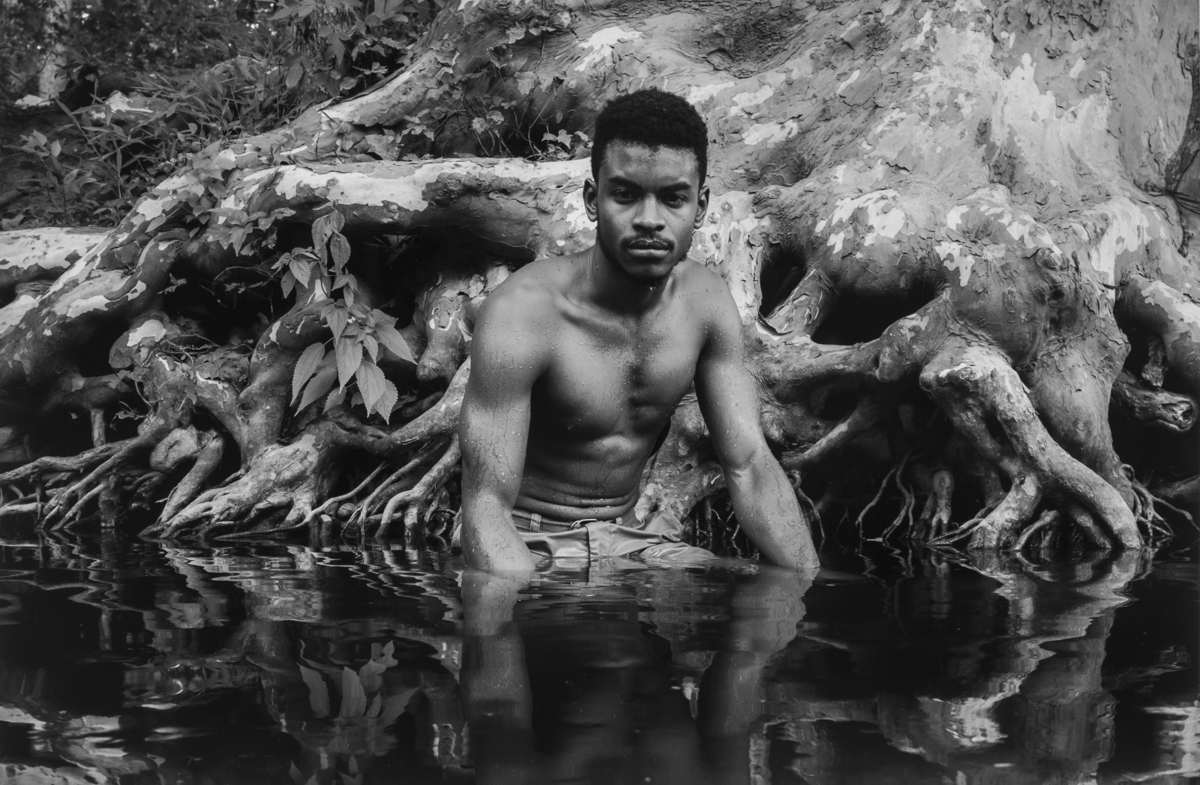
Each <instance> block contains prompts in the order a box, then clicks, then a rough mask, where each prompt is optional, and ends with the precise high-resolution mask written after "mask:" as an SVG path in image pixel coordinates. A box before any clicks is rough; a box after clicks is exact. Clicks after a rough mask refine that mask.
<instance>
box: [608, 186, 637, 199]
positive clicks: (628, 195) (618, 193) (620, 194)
mask: <svg viewBox="0 0 1200 785" xmlns="http://www.w3.org/2000/svg"><path fill="white" fill-rule="evenodd" d="M612 196H613V198H614V199H616V200H618V201H622V202H627V201H629V200H630V199H632V198H633V191H631V190H629V189H628V188H614V189H613V190H612Z"/></svg>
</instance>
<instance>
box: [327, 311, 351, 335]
mask: <svg viewBox="0 0 1200 785" xmlns="http://www.w3.org/2000/svg"><path fill="white" fill-rule="evenodd" d="M321 316H323V317H325V324H327V325H329V331H330V332H331V333H333V340H335V341H336V340H338V339H339V338H341V337H342V333H344V332H345V331H346V322H347V321H349V319H350V316H349V314H347V313H346V309H345V308H342V307H340V306H338V305H334V304H330V305H329V306H327V307H325V308H322V309H321Z"/></svg>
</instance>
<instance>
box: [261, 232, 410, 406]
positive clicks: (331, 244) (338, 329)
mask: <svg viewBox="0 0 1200 785" xmlns="http://www.w3.org/2000/svg"><path fill="white" fill-rule="evenodd" d="M343 226H344V219H343V218H342V215H341V213H338V212H330V213H327V214H326V215H324V216H322V217H320V218H318V219H317V220H315V221H314V222H313V225H312V241H313V245H312V248H304V249H299V250H292V251H288V252H286V253H284V254H282V255H281V256H280V257H279V259H278V260H277V261H276V262H275V269H276V270H277V271H278V272H279V273H280V274H281V283H282V286H283V293H284V295H285V296H289V295H292V294H295V295H296V299H297V301H298V302H301V303H304V302H307V303H313V304H318V303H319V304H320V315H321V319H322V320H323V321H324V322H325V324H326V325H328V327H329V330H330V333H331V336H330V338H329V340H328V341H321V342H316V343H313V344H311V345H310V346H308V347H307V348H306V349H305V350H304V352H303V353H302V354H301V355H300V359H299V360H298V361H297V362H296V367H295V370H294V371H293V374H292V403H293V404H296V410H297V411H303V410H304V409H305V408H307V407H308V406H309V405H311V404H313V403H315V402H317V401H318V400H321V399H322V398H323V399H324V401H325V404H324V406H325V409H326V410H328V409H329V408H331V407H333V406H335V405H337V404H339V403H341V402H343V401H344V400H345V397H346V395H347V392H348V391H349V390H348V386H349V385H350V384H351V383H353V385H354V388H355V389H354V391H353V395H352V398H351V401H352V402H355V403H361V405H362V406H363V408H365V409H366V410H367V414H368V415H370V414H372V413H375V414H378V415H379V416H381V417H382V418H383V419H384V421H385V422H386V421H387V420H388V419H389V418H390V417H391V414H392V410H393V409H395V408H396V404H397V402H398V401H399V397H400V396H399V392H398V390H397V389H396V385H395V384H394V383H393V382H392V381H391V380H389V379H387V378H386V377H385V376H384V373H383V371H382V370H381V369H380V367H379V364H378V363H379V362H380V356H381V354H383V355H384V357H387V358H389V359H396V360H401V361H404V362H409V363H415V362H416V359H415V358H414V357H413V353H412V350H411V349H410V348H409V346H408V343H407V342H405V340H404V337H403V336H402V335H401V334H400V332H399V331H398V330H397V329H396V319H395V318H394V317H392V316H389V315H388V314H386V313H384V312H383V311H381V310H379V309H378V308H371V307H368V306H367V305H366V304H365V303H363V302H362V298H361V295H360V288H359V283H358V279H357V278H356V277H355V276H354V274H353V273H352V272H350V270H349V268H348V263H349V261H350V242H349V240H347V239H346V237H345V235H343V234H342V233H341V229H342V228H343ZM335 385H336V388H335Z"/></svg>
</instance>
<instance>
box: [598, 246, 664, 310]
mask: <svg viewBox="0 0 1200 785" xmlns="http://www.w3.org/2000/svg"><path fill="white" fill-rule="evenodd" d="M586 262H587V267H586V270H585V273H584V277H583V279H584V280H583V283H584V286H585V293H586V296H587V299H588V300H589V301H591V302H592V303H594V304H595V305H597V306H599V307H600V308H603V309H604V310H606V311H610V312H612V313H617V314H622V315H625V316H638V315H640V314H644V313H646V312H647V311H650V310H651V309H653V308H654V307H655V306H657V305H658V304H659V303H660V302H662V298H663V294H664V292H665V291H666V289H667V287H668V285H669V283H670V280H671V276H670V275H667V276H666V277H665V278H661V279H659V280H657V281H643V280H638V279H636V278H632V277H630V276H629V275H628V274H627V273H626V272H625V271H624V270H622V269H621V268H620V267H618V266H617V265H616V264H615V263H614V262H612V261H610V260H609V259H608V258H607V257H606V256H605V255H604V251H602V250H601V249H600V246H599V245H593V246H592V249H591V251H590V252H589V253H588V255H587V257H586Z"/></svg>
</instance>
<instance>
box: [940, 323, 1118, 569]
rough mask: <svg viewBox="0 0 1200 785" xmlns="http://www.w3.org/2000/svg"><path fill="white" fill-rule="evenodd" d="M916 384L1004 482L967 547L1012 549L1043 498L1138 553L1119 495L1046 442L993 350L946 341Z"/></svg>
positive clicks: (1026, 402)
mask: <svg viewBox="0 0 1200 785" xmlns="http://www.w3.org/2000/svg"><path fill="white" fill-rule="evenodd" d="M921 385H922V387H924V388H925V389H926V390H927V391H928V392H929V393H930V395H931V396H932V397H933V398H934V399H935V400H936V401H937V402H938V403H939V404H940V405H941V406H942V409H943V411H944V412H945V413H946V414H947V416H948V417H950V419H951V421H952V422H954V423H955V424H956V425H957V426H959V428H960V430H961V431H962V432H963V433H964V435H966V436H967V437H968V440H969V441H970V442H971V443H972V445H973V446H974V447H975V448H976V449H978V450H979V451H980V452H981V453H983V454H985V455H987V456H988V457H990V458H992V459H993V460H995V462H996V463H997V465H999V466H1000V467H1001V468H1002V469H1003V470H1004V472H1005V474H1007V475H1008V478H1009V480H1010V487H1009V490H1008V492H1007V494H1006V495H1005V497H1004V499H1003V500H1002V501H1001V502H1000V504H998V505H997V506H996V507H995V509H993V510H992V511H991V512H990V513H988V515H987V516H985V517H984V518H982V519H981V520H980V521H979V522H978V523H977V524H976V525H975V526H974V527H973V531H972V532H971V535H972V540H971V547H972V548H997V547H1006V546H1007V545H1009V544H1011V543H1012V542H1013V541H1014V540H1015V538H1016V537H1017V535H1018V533H1019V530H1020V528H1021V527H1022V526H1024V525H1025V524H1026V523H1028V522H1029V521H1030V520H1031V518H1032V516H1033V514H1034V513H1035V512H1036V510H1037V508H1038V505H1039V504H1040V503H1041V501H1042V499H1043V495H1044V494H1046V493H1047V492H1052V493H1054V494H1056V495H1061V496H1063V497H1065V499H1066V500H1067V501H1068V502H1070V501H1072V500H1073V501H1074V502H1076V503H1078V504H1080V505H1082V506H1083V507H1084V508H1086V509H1087V510H1088V511H1090V512H1091V513H1094V514H1095V516H1096V517H1097V518H1098V519H1099V520H1100V521H1101V522H1102V523H1103V524H1104V526H1105V527H1106V528H1107V529H1108V532H1109V533H1110V534H1111V537H1112V538H1113V539H1115V540H1116V541H1117V542H1118V543H1120V544H1121V545H1122V546H1124V547H1129V548H1137V547H1140V545H1141V542H1142V541H1141V537H1140V536H1139V534H1138V530H1137V525H1136V521H1135V518H1134V515H1133V512H1132V511H1131V510H1130V508H1129V507H1128V506H1127V505H1126V504H1125V501H1124V499H1123V498H1122V497H1121V494H1120V493H1119V492H1118V491H1117V489H1116V488H1114V487H1113V486H1112V485H1111V484H1109V483H1108V482H1106V481H1105V480H1104V479H1103V478H1102V477H1100V476H1099V475H1097V474H1096V473H1095V472H1094V471H1092V470H1091V469H1089V468H1088V467H1087V466H1085V465H1083V464H1082V463H1080V462H1079V461H1078V460H1076V459H1075V458H1074V457H1072V456H1071V455H1070V454H1069V453H1068V452H1067V451H1066V450H1065V449H1064V448H1063V447H1062V446H1061V445H1059V443H1058V442H1057V441H1055V440H1054V439H1053V438H1052V437H1051V436H1050V434H1049V433H1048V432H1047V431H1046V428H1045V426H1043V425H1042V423H1041V420H1040V419H1039V417H1038V414H1037V412H1036V411H1035V410H1034V408H1033V404H1032V402H1031V401H1030V399H1029V395H1028V394H1027V392H1026V389H1025V386H1024V385H1023V384H1022V383H1021V380H1020V379H1019V378H1018V376H1017V374H1016V371H1014V370H1013V368H1012V366H1011V365H1009V363H1008V361H1007V360H1006V359H1005V358H1004V357H1003V355H1001V354H1000V353H999V352H998V351H996V350H994V349H991V348H988V347H985V346H980V345H974V344H968V343H962V342H958V341H950V342H948V343H947V345H946V346H945V347H943V350H942V351H941V352H940V353H939V355H938V356H937V357H935V358H934V359H933V360H932V361H931V362H930V363H929V364H928V365H927V366H926V368H925V370H924V371H923V372H922V374H921ZM1077 520H1078V519H1077ZM959 533H963V534H965V533H966V532H959ZM1106 539H1107V538H1106Z"/></svg>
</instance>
